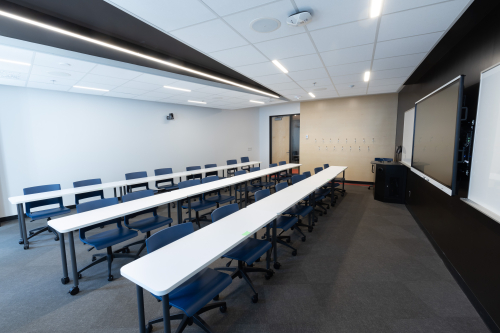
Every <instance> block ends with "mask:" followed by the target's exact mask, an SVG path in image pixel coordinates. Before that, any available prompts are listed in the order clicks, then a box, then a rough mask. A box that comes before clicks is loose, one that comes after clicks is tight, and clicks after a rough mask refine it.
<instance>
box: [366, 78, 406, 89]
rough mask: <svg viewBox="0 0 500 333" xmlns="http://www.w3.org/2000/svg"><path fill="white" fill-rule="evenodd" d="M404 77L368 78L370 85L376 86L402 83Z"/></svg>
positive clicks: (404, 79)
mask: <svg viewBox="0 0 500 333" xmlns="http://www.w3.org/2000/svg"><path fill="white" fill-rule="evenodd" d="M406 79H407V78H406V77H393V78H390V79H382V80H370V87H372V86H373V87H377V86H389V85H393V84H399V85H401V84H403V83H404V82H405V81H406Z"/></svg>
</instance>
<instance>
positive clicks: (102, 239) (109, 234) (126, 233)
mask: <svg viewBox="0 0 500 333" xmlns="http://www.w3.org/2000/svg"><path fill="white" fill-rule="evenodd" d="M137 235H138V233H137V231H135V230H130V229H128V228H115V229H112V230H108V231H104V232H100V233H98V234H96V235H92V236H87V237H86V238H85V240H83V239H82V241H83V242H84V243H86V244H88V245H91V246H93V247H95V248H96V249H97V250H101V249H105V248H107V247H109V246H113V245H116V244H118V243H121V242H124V241H126V240H129V239H131V238H134V237H136V236H137Z"/></svg>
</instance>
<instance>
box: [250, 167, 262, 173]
mask: <svg viewBox="0 0 500 333" xmlns="http://www.w3.org/2000/svg"><path fill="white" fill-rule="evenodd" d="M259 170H260V167H255V168H250V172H254V171H259Z"/></svg>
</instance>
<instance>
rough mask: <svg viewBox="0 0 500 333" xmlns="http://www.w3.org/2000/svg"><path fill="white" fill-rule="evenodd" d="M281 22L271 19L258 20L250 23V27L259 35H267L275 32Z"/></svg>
mask: <svg viewBox="0 0 500 333" xmlns="http://www.w3.org/2000/svg"><path fill="white" fill-rule="evenodd" d="M280 26H281V22H280V21H279V20H277V19H273V18H258V19H255V20H253V21H252V22H250V27H251V28H252V29H253V30H255V31H257V32H260V33H269V32H273V31H275V30H277V29H278V28H279V27H280Z"/></svg>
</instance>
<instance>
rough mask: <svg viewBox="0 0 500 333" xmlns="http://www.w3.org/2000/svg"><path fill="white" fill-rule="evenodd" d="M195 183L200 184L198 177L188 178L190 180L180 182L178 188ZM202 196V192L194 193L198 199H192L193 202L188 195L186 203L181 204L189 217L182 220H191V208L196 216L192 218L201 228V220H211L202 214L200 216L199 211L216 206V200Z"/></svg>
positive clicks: (194, 184)
mask: <svg viewBox="0 0 500 333" xmlns="http://www.w3.org/2000/svg"><path fill="white" fill-rule="evenodd" d="M196 185H200V180H199V179H190V180H186V181H183V182H180V183H179V188H180V189H183V188H187V187H191V186H196ZM203 196H204V194H200V195H196V196H195V197H194V198H195V199H198V200H197V201H194V202H193V201H191V200H192V198H191V197H190V198H188V199H187V201H188V203H187V204H184V205H182V208H184V209H187V210H188V214H189V217H188V218H187V219H184V221H188V222H193V221H192V220H193V219H192V218H191V210H194V211H195V213H196V218H195V219H194V220H195V221H196V224H197V225H198V228H201V226H200V222H201V221H206V222H212V220H209V219H207V218H205V217H204V216H202V217H200V211H202V210H205V209H209V208H212V207H216V206H217V203H216V202H214V201H206V200H204V198H203Z"/></svg>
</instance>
